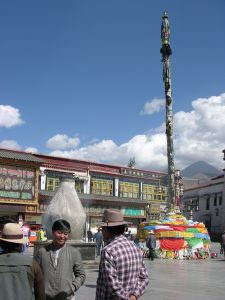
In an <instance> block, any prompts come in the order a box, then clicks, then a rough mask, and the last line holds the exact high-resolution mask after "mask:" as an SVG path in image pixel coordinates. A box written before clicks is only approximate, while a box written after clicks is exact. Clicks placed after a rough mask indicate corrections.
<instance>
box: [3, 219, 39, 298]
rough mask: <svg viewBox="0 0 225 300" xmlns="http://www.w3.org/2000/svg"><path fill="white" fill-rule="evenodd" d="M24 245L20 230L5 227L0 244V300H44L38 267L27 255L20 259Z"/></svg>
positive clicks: (11, 224) (11, 226)
mask: <svg viewBox="0 0 225 300" xmlns="http://www.w3.org/2000/svg"><path fill="white" fill-rule="evenodd" d="M25 243H27V238H25V237H23V231H22V229H21V226H20V225H19V224H16V223H7V224H5V225H4V227H3V231H2V236H1V238H0V244H1V247H2V250H3V251H2V253H1V255H0V282H1V292H0V300H25V299H26V300H31V299H34V297H35V300H45V286H44V277H43V274H42V271H41V268H40V266H39V265H38V263H37V262H36V261H35V260H34V259H33V258H32V257H31V256H29V255H26V254H25V255H22V254H21V253H22V245H23V244H25Z"/></svg>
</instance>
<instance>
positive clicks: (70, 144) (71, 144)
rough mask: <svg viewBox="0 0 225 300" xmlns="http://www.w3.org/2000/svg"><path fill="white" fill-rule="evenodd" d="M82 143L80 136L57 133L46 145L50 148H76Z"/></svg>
mask: <svg viewBox="0 0 225 300" xmlns="http://www.w3.org/2000/svg"><path fill="white" fill-rule="evenodd" d="M79 144H80V139H79V138H78V137H73V138H70V137H68V136H67V135H66V134H57V135H55V136H53V137H51V138H50V139H49V140H48V141H47V142H46V146H47V147H48V148H50V149H60V150H62V149H68V148H76V147H78V146H79Z"/></svg>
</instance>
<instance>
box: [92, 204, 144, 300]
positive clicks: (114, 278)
mask: <svg viewBox="0 0 225 300" xmlns="http://www.w3.org/2000/svg"><path fill="white" fill-rule="evenodd" d="M126 224H127V222H126V221H124V219H123V215H122V212H121V211H119V210H114V209H106V210H105V211H104V214H103V219H102V222H101V223H100V224H99V226H101V227H102V234H103V240H104V242H105V246H104V248H103V249H102V252H101V258H100V264H99V274H98V279H97V287H96V297H95V299H96V300H111V299H118V300H119V299H120V300H122V299H124V300H136V299H138V298H140V296H141V295H142V294H144V292H145V290H146V288H147V286H148V283H149V278H148V273H147V270H146V267H145V265H144V262H143V257H142V253H141V251H140V249H139V248H138V247H137V246H136V245H135V244H134V242H132V241H130V240H128V239H127V238H126V237H125V236H124V230H125V225H126Z"/></svg>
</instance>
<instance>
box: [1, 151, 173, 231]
mask: <svg viewBox="0 0 225 300" xmlns="http://www.w3.org/2000/svg"><path fill="white" fill-rule="evenodd" d="M0 155H1V162H0V164H1V166H0V168H1V170H3V169H7V168H8V169H9V170H14V168H20V169H19V170H22V171H23V170H27V175H26V176H28V177H29V176H31V175H32V176H33V177H32V178H33V179H32V180H33V181H32V183H33V185H32V189H31V190H29V191H30V192H31V191H33V194H32V199H23V198H24V197H25V195H26V194H23V193H20V194H21V195H20V198H18V199H15V195H17V196H18V195H19V194H15V195H14V194H10V193H7V191H8V190H6V189H5V188H6V183H5V181H6V178H8V177H9V176H8V177H7V176H3V175H1V178H2V179H1V180H2V185H1V189H0V203H1V205H2V208H3V207H4V209H1V215H2V216H3V215H7V214H9V215H12V214H13V215H14V216H15V215H16V213H15V210H17V209H18V213H17V218H23V221H24V222H25V223H27V224H41V215H42V213H43V212H44V211H45V210H46V208H47V206H48V204H49V202H50V201H51V198H52V197H53V195H54V193H55V190H56V188H57V187H58V186H59V184H60V181H61V179H62V178H73V179H74V182H75V188H76V191H77V193H78V196H79V198H80V200H81V202H82V204H83V206H84V209H85V211H86V214H87V223H86V228H96V226H97V224H98V223H99V222H100V221H101V219H102V214H103V211H104V209H106V208H115V209H120V210H122V212H123V215H124V217H125V219H127V220H128V221H130V222H132V223H133V226H137V225H138V224H139V223H140V222H141V221H143V220H146V219H158V218H159V215H160V213H161V212H162V211H163V210H164V209H165V207H166V204H167V188H166V175H167V174H166V173H162V172H156V171H147V170H140V169H136V168H129V167H124V166H115V165H108V164H101V163H96V162H90V161H82V160H77V159H68V158H62V157H53V156H48V155H41V154H30V153H25V152H19V151H13V150H4V149H0ZM19 155H21V156H23V159H21V160H17V158H18V156H19ZM10 156H11V157H12V159H10V158H9V157H10ZM14 156H15V157H16V159H15V157H14ZM25 158H26V159H27V160H28V159H29V161H26V160H25ZM6 166H7V167H6ZM28 171H29V172H33V173H29V172H28ZM4 172H6V171H4ZM10 172H12V171H10ZM22 174H23V173H22ZM24 174H25V173H24ZM15 176H16V175H15ZM24 176H25V175H24ZM16 178H17V181H18V180H20V177H16ZM27 181H29V180H28V178H27ZM3 182H4V183H3ZM12 182H14V181H13V178H11V183H12ZM11 185H12V184H11ZM14 188H15V187H14ZM24 189H25V187H24ZM15 191H16V190H15ZM18 191H19V187H18ZM26 191H28V190H26ZM13 192H14V190H13ZM17 193H19V192H17ZM6 195H8V196H7V197H6ZM10 195H14V196H13V197H10ZM27 197H28V195H27ZM29 197H31V196H29ZM15 205H17V206H16V209H15ZM31 207H32V209H33V211H31ZM11 210H14V212H11ZM15 217H16V216H15Z"/></svg>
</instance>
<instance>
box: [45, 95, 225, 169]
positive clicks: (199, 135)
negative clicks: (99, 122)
mask: <svg viewBox="0 0 225 300" xmlns="http://www.w3.org/2000/svg"><path fill="white" fill-rule="evenodd" d="M192 107H193V109H192V110H191V111H190V112H184V111H180V112H178V113H176V114H174V151H175V167H176V168H180V169H183V168H184V167H186V166H187V165H189V164H191V163H193V162H196V161H198V160H204V161H206V162H208V163H210V164H212V165H214V166H215V167H217V168H218V169H220V170H221V169H223V168H224V163H223V159H222V150H223V149H225V118H224V115H225V93H224V94H221V95H219V96H213V97H209V98H204V99H197V100H194V101H193V102H192ZM61 149H62V148H61ZM51 155H57V156H65V157H68V158H79V159H83V160H92V161H98V162H103V163H109V164H118V165H127V163H128V161H129V159H130V157H135V161H136V167H138V168H146V169H152V170H164V171H165V170H167V145H166V135H165V123H163V124H161V125H160V126H159V127H158V128H156V129H151V130H150V131H149V133H147V134H142V135H137V136H134V137H133V138H132V139H130V140H129V141H128V142H126V143H124V144H121V145H117V144H115V143H114V141H112V140H103V141H99V142H96V143H93V144H89V145H88V146H86V147H81V148H77V149H75V150H71V151H58V150H56V151H54V152H51Z"/></svg>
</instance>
